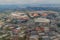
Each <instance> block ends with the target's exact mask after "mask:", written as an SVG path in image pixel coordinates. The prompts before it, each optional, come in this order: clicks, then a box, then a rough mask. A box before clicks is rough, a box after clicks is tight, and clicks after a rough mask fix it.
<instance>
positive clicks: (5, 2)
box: [0, 0, 60, 4]
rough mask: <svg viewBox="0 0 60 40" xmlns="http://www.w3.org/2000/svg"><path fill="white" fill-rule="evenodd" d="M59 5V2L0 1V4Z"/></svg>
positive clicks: (44, 0)
mask: <svg viewBox="0 0 60 40" xmlns="http://www.w3.org/2000/svg"><path fill="white" fill-rule="evenodd" d="M32 3H33V4H38V3H39V4H60V0H0V4H32Z"/></svg>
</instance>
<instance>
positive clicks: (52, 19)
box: [0, 11, 60, 40]
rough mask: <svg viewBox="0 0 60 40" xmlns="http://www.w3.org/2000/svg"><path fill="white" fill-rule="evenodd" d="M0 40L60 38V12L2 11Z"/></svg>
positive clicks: (52, 39) (47, 39) (54, 39)
mask: <svg viewBox="0 0 60 40" xmlns="http://www.w3.org/2000/svg"><path fill="white" fill-rule="evenodd" d="M0 40H60V13H59V12H56V11H26V12H22V11H15V12H10V13H9V14H8V13H6V14H4V13H1V15H0Z"/></svg>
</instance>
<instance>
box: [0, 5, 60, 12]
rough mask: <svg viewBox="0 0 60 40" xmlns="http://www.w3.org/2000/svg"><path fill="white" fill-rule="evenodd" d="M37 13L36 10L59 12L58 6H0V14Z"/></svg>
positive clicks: (59, 7) (59, 6)
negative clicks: (6, 12)
mask: <svg viewBox="0 0 60 40" xmlns="http://www.w3.org/2000/svg"><path fill="white" fill-rule="evenodd" d="M17 10H18V11H27V10H29V11H38V10H51V11H58V12H60V4H58V5H55V4H54V5H51V4H43V5H42V4H41V5H40V4H38V5H33V4H32V5H27V4H26V5H0V12H5V11H17Z"/></svg>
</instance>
